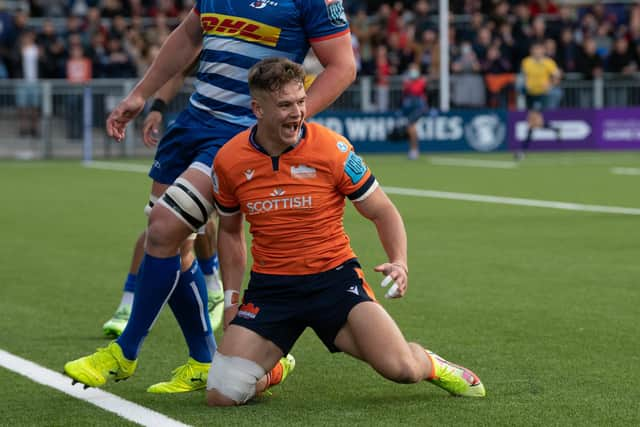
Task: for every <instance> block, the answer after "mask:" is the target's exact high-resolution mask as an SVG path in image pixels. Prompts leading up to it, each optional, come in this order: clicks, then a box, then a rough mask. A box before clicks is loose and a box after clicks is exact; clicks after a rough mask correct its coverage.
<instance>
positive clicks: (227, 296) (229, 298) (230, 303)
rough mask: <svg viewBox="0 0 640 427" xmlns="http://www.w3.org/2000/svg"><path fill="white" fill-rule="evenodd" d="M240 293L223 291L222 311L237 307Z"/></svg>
mask: <svg viewBox="0 0 640 427" xmlns="http://www.w3.org/2000/svg"><path fill="white" fill-rule="evenodd" d="M239 301H240V292H238V291H234V290H233V289H232V290H228V291H224V309H225V310H226V309H227V308H229V307H234V306H236V305H238V302H239Z"/></svg>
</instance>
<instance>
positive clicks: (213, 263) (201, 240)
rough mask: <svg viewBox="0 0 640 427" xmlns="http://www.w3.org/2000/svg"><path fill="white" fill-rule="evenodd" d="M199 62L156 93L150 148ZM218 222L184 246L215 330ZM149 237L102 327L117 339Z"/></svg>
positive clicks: (158, 188) (148, 123)
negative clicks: (204, 290)
mask: <svg viewBox="0 0 640 427" xmlns="http://www.w3.org/2000/svg"><path fill="white" fill-rule="evenodd" d="M197 62H198V61H197V60H196V61H194V62H193V64H191V65H190V66H189V67H187V68H186V69H185V71H184V73H181V74H179V75H178V76H177V77H176V78H173V79H171V80H170V81H169V82H167V83H166V84H165V85H164V86H162V88H160V90H159V91H158V92H157V93H156V95H155V99H154V101H153V103H152V105H151V109H150V111H149V113H148V114H147V116H146V117H145V119H144V123H143V125H142V141H143V143H144V145H145V146H147V147H148V148H152V149H154V148H155V147H156V146H157V144H158V141H159V135H160V131H159V129H160V127H161V124H162V120H163V115H164V112H165V110H166V107H167V104H168V103H169V101H170V100H171V99H173V98H174V97H175V96H176V94H177V93H178V91H179V90H180V89H181V88H182V86H183V85H184V78H185V77H187V76H188V75H190V74H191V73H192V72H194V71H195V69H196V68H197ZM163 187H164V188H163ZM166 187H167V185H166V184H161V183H158V182H155V188H152V192H151V196H150V198H149V202H148V203H147V205H146V206H145V209H144V212H145V214H146V215H149V213H150V212H151V208H152V207H153V205H154V204H155V203H156V201H157V197H156V196H154V193H156V194H157V193H162V192H163V191H164V189H166ZM216 222H217V221H216V218H215V215H213V216H212V217H211V218H209V221H208V222H207V224H206V225H205V226H204V227H201V228H200V230H198V233H197V234H196V233H194V234H192V235H191V236H189V238H188V239H187V240H186V241H185V243H184V244H183V245H182V247H181V248H180V256H181V264H182V271H183V272H186V271H187V270H188V269H189V270H192V271H194V277H195V278H196V280H201V278H200V271H201V272H202V274H204V280H205V283H206V287H207V309H208V312H209V320H210V323H211V328H212V329H213V330H214V331H215V330H217V329H218V328H219V327H220V325H221V324H222V313H223V295H222V284H221V283H220V279H219V270H218V257H217V254H216V246H217V243H216V242H217V240H216ZM145 236H146V230H143V232H142V233H141V234H140V235H139V236H138V239H137V240H136V243H135V246H134V250H133V254H132V257H131V263H130V267H129V272H128V274H127V277H126V280H125V283H124V289H123V292H122V297H121V300H120V304H119V305H118V307H117V309H116V311H115V313H114V314H113V316H112V317H111V318H110V319H109V320H107V321H106V322H105V323H104V324H103V326H102V330H103V332H104V334H105V335H106V336H107V337H116V338H117V337H118V336H120V334H122V331H124V328H125V327H126V326H127V322H128V321H129V316H130V315H131V306H132V305H133V297H134V293H135V286H136V279H137V274H138V270H139V269H140V263H141V262H142V258H143V257H144V241H145ZM193 252H195V255H196V256H197V263H195V262H194V261H195V259H194V257H193Z"/></svg>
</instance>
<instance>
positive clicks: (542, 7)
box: [529, 0, 559, 18]
mask: <svg viewBox="0 0 640 427" xmlns="http://www.w3.org/2000/svg"><path fill="white" fill-rule="evenodd" d="M529 10H530V11H531V16H532V17H534V18H535V17H537V16H538V15H557V14H558V13H559V9H558V6H556V5H555V3H553V2H552V1H551V0H533V1H532V2H531V6H530V7H529Z"/></svg>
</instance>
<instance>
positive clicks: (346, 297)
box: [231, 259, 375, 354]
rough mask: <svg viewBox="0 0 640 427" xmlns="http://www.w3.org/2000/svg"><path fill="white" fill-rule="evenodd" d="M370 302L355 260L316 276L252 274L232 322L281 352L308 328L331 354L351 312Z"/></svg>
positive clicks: (370, 297)
mask: <svg viewBox="0 0 640 427" xmlns="http://www.w3.org/2000/svg"><path fill="white" fill-rule="evenodd" d="M364 301H375V297H374V295H373V292H372V291H371V288H370V287H369V285H368V284H367V282H366V281H365V280H364V274H363V273H362V270H361V268H360V264H359V263H358V261H357V260H356V259H352V260H349V261H347V262H345V263H344V264H342V265H340V266H339V267H337V268H334V269H331V270H329V271H325V272H323V273H318V274H309V275H303V276H280V275H272V274H262V273H256V272H253V271H252V272H251V279H250V280H249V287H248V289H247V290H246V291H245V293H244V297H243V298H242V305H241V306H240V308H239V309H238V315H237V316H236V317H235V318H234V319H233V320H232V322H231V323H232V324H234V325H239V326H243V327H245V328H247V329H250V330H252V331H253V332H255V333H257V334H258V335H260V336H262V337H263V338H266V339H268V340H269V341H271V342H273V343H274V344H275V345H277V346H278V347H279V348H280V349H281V350H282V352H283V353H284V354H287V353H289V351H290V350H291V348H292V347H293V344H295V342H296V340H297V339H298V338H299V337H300V335H301V334H302V332H304V330H305V329H306V328H307V327H310V328H311V329H313V330H314V331H315V333H316V335H317V336H318V337H319V338H320V340H322V342H323V343H324V345H325V346H326V347H327V348H328V349H329V351H331V352H332V353H335V352H339V351H340V349H338V348H337V347H336V346H335V344H334V341H335V339H336V336H337V335H338V332H339V331H340V329H342V327H343V326H344V324H345V323H346V322H347V317H348V316H349V312H351V309H352V308H353V307H355V306H356V305H357V304H360V303H361V302H364Z"/></svg>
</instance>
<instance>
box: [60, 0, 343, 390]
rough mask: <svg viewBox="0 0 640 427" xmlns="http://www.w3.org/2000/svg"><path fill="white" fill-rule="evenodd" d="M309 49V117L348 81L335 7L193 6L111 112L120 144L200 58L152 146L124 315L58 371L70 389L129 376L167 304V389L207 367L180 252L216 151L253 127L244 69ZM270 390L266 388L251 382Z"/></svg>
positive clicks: (210, 344) (208, 193)
mask: <svg viewBox="0 0 640 427" xmlns="http://www.w3.org/2000/svg"><path fill="white" fill-rule="evenodd" d="M309 48H312V49H313V51H314V53H315V54H316V56H317V57H318V59H319V60H320V62H321V63H322V64H323V66H324V67H325V69H324V71H323V72H322V73H320V74H319V75H318V76H317V78H316V79H315V81H314V82H313V84H312V85H311V87H310V88H309V92H308V100H307V111H308V113H309V115H313V114H315V113H317V112H319V111H321V110H323V109H324V108H326V107H327V106H328V105H329V104H331V103H332V102H333V101H334V100H335V99H336V98H337V97H338V96H339V95H340V94H341V93H342V92H343V91H344V89H345V88H346V87H347V86H349V85H350V84H351V83H352V82H353V80H354V78H355V70H356V68H355V59H354V56H353V51H352V48H351V36H350V32H349V26H348V22H347V19H346V16H345V13H344V9H343V5H342V1H341V0H306V1H300V0H279V1H277V2H271V1H251V0H247V1H246V2H245V1H243V2H239V1H234V2H227V1H218V0H198V1H197V2H196V4H195V6H194V8H193V10H192V11H191V12H190V13H189V14H188V15H187V16H186V18H185V19H184V21H183V22H182V23H181V24H180V25H179V26H178V27H177V28H176V29H175V30H174V31H173V32H172V33H171V34H170V35H169V37H168V38H167V40H166V41H165V43H164V44H163V46H162V48H161V49H160V52H159V54H158V56H157V57H156V59H155V60H154V62H153V63H152V65H151V66H150V68H149V70H148V71H147V73H146V74H145V76H144V77H143V78H142V80H141V81H140V82H139V83H138V84H137V85H136V86H135V87H134V88H133V90H132V91H131V92H130V93H129V94H128V95H127V97H126V98H125V99H124V100H123V101H122V102H120V104H119V105H118V106H117V107H116V108H115V109H114V111H113V112H112V113H111V114H110V116H109V118H108V119H107V133H108V134H109V135H110V136H112V137H114V138H115V139H116V140H117V141H122V140H123V138H124V135H125V127H126V125H127V123H128V122H129V121H131V120H132V119H133V118H134V117H135V116H137V115H138V114H139V113H140V112H141V111H142V109H143V107H144V104H145V101H146V99H147V98H149V97H150V96H151V95H153V94H154V93H155V92H156V91H157V90H158V89H159V88H160V87H162V86H163V85H164V84H165V83H166V82H167V81H169V80H170V79H171V78H173V77H175V76H176V75H177V74H178V73H180V72H181V71H182V70H183V69H184V68H185V66H186V64H189V63H190V62H191V61H192V60H193V59H194V58H195V57H196V56H197V55H198V53H200V51H201V53H200V60H199V66H198V72H197V74H196V82H195V92H194V93H193V95H192V96H191V98H190V103H189V106H188V107H187V108H186V109H185V110H184V111H183V112H182V113H181V114H180V115H179V116H178V118H177V119H176V122H175V124H174V125H173V126H172V128H171V129H169V130H168V132H167V133H166V135H165V137H164V138H163V141H162V142H161V143H160V144H159V146H158V151H157V154H156V161H155V162H154V166H153V168H152V171H151V172H150V175H151V177H152V178H153V179H154V181H155V182H157V183H159V184H162V183H164V184H165V185H164V187H163V190H164V189H166V190H164V191H161V192H154V191H152V193H153V195H154V196H156V197H158V200H157V203H155V205H154V207H153V208H152V210H151V213H150V215H149V222H148V227H147V233H146V242H145V255H144V259H143V261H142V264H141V267H140V270H139V272H138V276H137V283H136V289H135V298H134V302H133V306H132V312H131V316H130V318H129V321H128V323H127V326H126V327H125V329H124V331H123V332H122V334H121V335H120V336H119V337H118V338H117V339H116V340H115V341H114V342H112V343H111V344H109V345H108V346H107V347H106V348H103V349H98V351H97V352H96V353H93V354H91V355H89V356H85V357H82V358H80V359H77V360H74V361H71V362H68V363H67V364H66V365H65V373H66V374H67V375H69V376H70V377H71V378H73V379H74V381H79V382H81V383H84V384H85V385H88V386H95V387H99V386H102V385H103V384H105V382H106V381H107V380H111V379H115V380H122V379H125V378H128V377H130V376H131V375H133V373H134V371H135V368H136V366H137V357H138V352H139V350H140V346H141V345H142V342H143V340H144V338H145V337H146V336H147V334H148V333H149V331H150V329H151V327H152V326H153V323H154V322H155V319H156V318H157V317H158V315H159V313H160V311H161V309H162V307H163V306H164V304H165V303H166V302H169V304H170V305H171V306H172V308H173V312H174V315H175V316H176V318H177V319H178V322H179V323H180V325H181V329H182V331H183V333H184V335H185V338H186V340H187V344H188V347H189V356H190V357H189V361H188V363H187V364H186V365H184V366H182V367H180V368H179V369H178V370H177V371H175V372H176V374H175V375H174V377H173V379H172V380H171V381H170V383H173V384H175V385H176V387H175V388H176V389H178V388H182V387H185V388H188V386H187V384H188V383H189V381H190V379H191V378H193V375H192V374H193V372H196V373H198V375H197V377H201V374H202V373H204V372H205V370H206V369H208V366H209V362H211V358H212V355H213V353H214V352H215V341H214V340H213V335H212V333H211V328H210V325H209V320H208V316H207V315H206V305H205V304H204V301H206V290H205V288H204V287H203V286H202V284H201V281H189V280H184V279H183V277H182V275H181V274H180V270H181V268H180V255H179V248H180V246H181V245H182V244H183V242H184V241H185V239H186V238H187V237H188V236H189V235H190V234H191V233H193V232H195V231H196V230H197V229H198V228H200V227H201V226H202V225H204V224H205V222H206V221H207V219H208V217H209V214H210V213H211V212H212V210H213V186H212V184H211V177H210V176H211V164H212V162H213V158H214V157H215V155H216V153H217V151H218V149H219V148H220V147H221V146H222V145H223V144H224V143H225V142H226V141H227V140H228V139H229V138H231V137H232V136H233V135H235V134H237V133H238V132H240V131H242V130H244V129H246V128H247V127H249V126H252V125H253V124H254V123H255V116H254V114H253V112H252V110H251V108H250V100H251V98H250V95H249V89H248V85H247V74H248V70H249V68H250V67H251V66H253V65H254V64H256V63H257V62H259V61H260V60H261V59H264V58H267V57H274V56H284V57H286V58H289V59H291V60H292V61H295V62H298V63H300V62H302V60H303V59H304V57H305V55H306V53H307V51H308V50H309ZM248 176H250V173H248ZM154 186H155V185H154ZM242 244H244V241H242ZM218 247H220V244H219V245H218ZM282 363H287V360H285V359H283V360H282ZM282 363H280V365H282ZM288 366H290V364H289V365H288ZM280 371H282V369H281V370H280ZM284 371H287V370H286V369H284ZM271 377H272V378H273V377H274V376H271ZM275 377H278V375H275ZM269 382H273V381H267V382H264V381H262V382H261V383H260V384H268V383H269ZM260 384H258V386H260ZM198 387H200V385H198ZM200 388H202V387H200ZM258 391H259V390H258Z"/></svg>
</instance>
